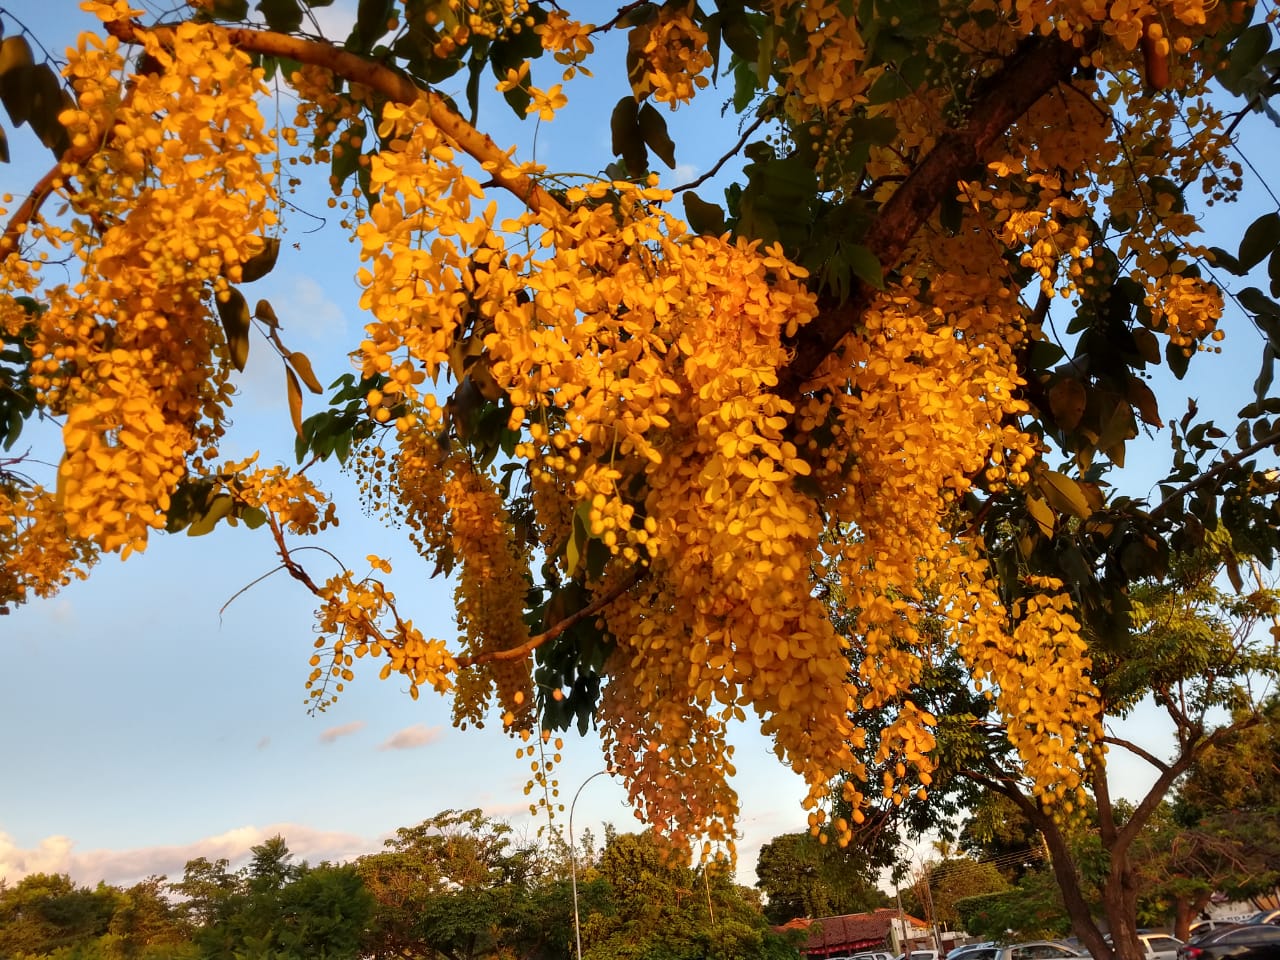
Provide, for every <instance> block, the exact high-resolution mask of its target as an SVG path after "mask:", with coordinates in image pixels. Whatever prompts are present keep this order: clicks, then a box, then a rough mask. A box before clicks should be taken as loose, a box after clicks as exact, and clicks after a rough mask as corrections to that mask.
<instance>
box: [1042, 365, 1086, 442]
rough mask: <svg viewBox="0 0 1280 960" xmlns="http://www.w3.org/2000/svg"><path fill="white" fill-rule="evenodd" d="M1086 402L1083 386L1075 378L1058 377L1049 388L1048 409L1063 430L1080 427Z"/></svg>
mask: <svg viewBox="0 0 1280 960" xmlns="http://www.w3.org/2000/svg"><path fill="white" fill-rule="evenodd" d="M1088 400H1089V398H1088V394H1087V393H1086V391H1085V388H1084V384H1082V383H1081V382H1080V381H1079V380H1077V379H1076V378H1075V377H1060V378H1059V379H1057V380H1056V381H1055V382H1054V384H1053V386H1051V387H1050V388H1049V409H1050V410H1051V411H1052V413H1053V418H1054V419H1055V420H1057V421H1058V424H1059V426H1061V427H1062V429H1064V430H1068V431H1070V430H1074V429H1075V428H1076V427H1078V426H1079V425H1080V418H1081V417H1083V416H1084V411H1085V407H1086V406H1087V405H1088Z"/></svg>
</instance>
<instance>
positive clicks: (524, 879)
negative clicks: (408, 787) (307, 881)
mask: <svg viewBox="0 0 1280 960" xmlns="http://www.w3.org/2000/svg"><path fill="white" fill-rule="evenodd" d="M386 846H387V849H386V850H385V851H383V852H381V853H376V854H371V855H369V856H366V857H361V858H360V859H359V860H358V861H357V862H356V869H357V871H358V873H359V874H360V877H361V878H362V879H363V881H364V884H365V886H366V887H367V889H368V890H369V891H370V893H371V894H372V895H373V897H374V899H375V901H376V908H375V912H374V919H373V923H372V924H371V926H370V928H369V930H368V931H367V934H366V937H365V940H364V947H363V949H364V951H365V954H366V955H368V956H371V957H375V958H392V957H396V958H436V957H446V958H449V960H468V958H480V957H488V956H492V955H495V954H497V953H498V952H500V951H502V950H504V949H507V948H509V947H511V946H513V945H516V944H519V945H520V946H521V950H522V952H521V955H522V956H525V955H537V954H538V953H539V951H540V950H542V949H544V947H545V946H546V944H547V943H548V942H549V940H550V939H552V938H559V939H558V941H557V942H555V944H554V948H550V949H552V955H555V954H556V953H557V952H558V954H559V955H563V954H564V952H565V951H566V950H567V949H568V946H569V942H570V940H569V938H568V933H567V919H568V898H567V897H566V896H564V895H563V894H562V893H560V892H557V890H556V889H555V888H554V886H553V887H552V888H546V887H543V886H541V882H542V880H543V879H544V867H545V865H544V864H543V863H542V862H541V861H540V859H539V855H538V852H537V851H536V850H535V848H534V847H533V846H532V845H527V844H519V843H517V842H516V841H515V838H514V836H513V831H512V829H511V827H510V826H509V825H507V824H505V823H501V822H499V821H496V820H492V819H490V818H489V817H486V816H485V815H484V813H483V812H482V811H480V810H466V811H456V810H446V811H444V812H442V813H440V814H437V815H436V816H434V817H431V818H430V819H427V820H424V821H423V822H422V823H420V824H418V825H417V826H415V827H402V828H400V829H399V830H397V831H396V835H395V836H394V837H393V838H392V839H390V840H388V841H387V843H386Z"/></svg>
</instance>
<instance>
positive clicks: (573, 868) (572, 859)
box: [569, 769, 609, 960]
mask: <svg viewBox="0 0 1280 960" xmlns="http://www.w3.org/2000/svg"><path fill="white" fill-rule="evenodd" d="M608 772H609V770H608V769H604V770H597V771H596V772H595V773H593V774H592V775H591V776H589V777H587V779H585V780H583V781H582V783H581V784H580V785H579V786H578V789H577V791H576V792H575V793H574V795H573V801H572V802H571V803H570V804H569V881H570V885H571V886H572V887H573V937H574V940H575V941H576V943H577V947H578V960H582V927H581V926H580V925H579V923H578V850H577V847H576V846H575V845H574V840H573V808H574V807H576V806H577V805H578V795H579V794H581V793H582V788H583V787H585V786H586V785H587V784H588V783H590V782H591V781H592V780H594V779H595V778H596V777H603V776H604V775H605V774H607V773H608Z"/></svg>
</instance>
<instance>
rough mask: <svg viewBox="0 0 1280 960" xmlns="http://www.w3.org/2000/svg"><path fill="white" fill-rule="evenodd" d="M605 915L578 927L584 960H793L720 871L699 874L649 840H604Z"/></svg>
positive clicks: (710, 868) (709, 867) (788, 944)
mask: <svg viewBox="0 0 1280 960" xmlns="http://www.w3.org/2000/svg"><path fill="white" fill-rule="evenodd" d="M597 869H598V872H599V875H600V878H601V879H603V880H604V881H605V883H607V884H608V892H609V904H610V907H611V908H612V909H611V910H610V911H608V912H595V911H593V912H591V913H590V915H589V916H588V917H587V918H586V919H585V920H584V923H583V930H582V938H583V958H584V960H657V958H662V960H704V958H705V960H794V958H796V957H797V956H798V952H797V950H796V947H795V945H794V943H793V942H792V941H791V940H789V939H788V938H787V937H785V936H783V935H781V934H778V933H775V932H773V931H772V930H771V929H770V928H769V923H768V921H767V920H766V918H765V916H764V915H763V914H762V913H760V911H759V910H758V908H757V907H756V905H755V904H753V903H752V902H751V900H750V899H748V898H745V897H744V896H743V895H742V892H741V888H739V887H737V886H736V885H735V884H734V883H733V882H732V879H731V871H730V870H729V868H728V864H726V863H724V862H720V861H715V862H712V863H709V864H706V865H704V866H703V867H701V868H698V869H693V868H690V867H688V866H685V865H684V864H683V863H681V862H679V861H678V860H677V859H676V858H672V857H670V856H668V851H667V850H666V849H664V848H663V847H661V846H660V845H659V843H658V842H657V841H656V840H655V838H654V836H653V834H652V833H643V834H634V833H624V834H612V835H610V837H609V839H608V842H607V843H606V845H605V849H604V853H603V855H602V856H601V858H600V864H599V866H598V868H597Z"/></svg>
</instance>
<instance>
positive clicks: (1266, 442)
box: [1150, 430, 1280, 517]
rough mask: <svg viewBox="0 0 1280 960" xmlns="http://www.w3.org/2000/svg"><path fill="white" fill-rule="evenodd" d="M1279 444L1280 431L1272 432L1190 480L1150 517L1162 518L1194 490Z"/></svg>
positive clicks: (1154, 510)
mask: <svg viewBox="0 0 1280 960" xmlns="http://www.w3.org/2000/svg"><path fill="white" fill-rule="evenodd" d="M1277 444H1280V430H1274V431H1272V432H1271V433H1269V434H1267V435H1266V436H1265V437H1263V438H1262V439H1261V440H1258V441H1256V442H1254V443H1251V444H1249V446H1247V447H1245V448H1244V449H1243V450H1241V451H1240V452H1239V453H1235V454H1232V455H1231V456H1229V457H1227V459H1225V460H1223V461H1222V462H1221V463H1219V464H1217V465H1215V466H1213V467H1210V468H1209V469H1208V470H1206V471H1205V472H1204V473H1202V474H1200V476H1198V477H1196V478H1195V479H1194V480H1190V481H1188V482H1187V483H1184V484H1183V485H1182V486H1180V487H1178V489H1177V490H1174V491H1173V493H1171V494H1169V495H1168V496H1167V497H1165V498H1164V499H1163V500H1161V501H1160V502H1159V503H1158V504H1156V506H1155V508H1154V509H1153V510H1152V511H1151V514H1150V515H1151V516H1152V517H1159V516H1161V515H1162V514H1163V513H1164V512H1165V510H1166V509H1167V508H1168V507H1170V506H1172V505H1173V504H1174V503H1175V502H1176V501H1178V500H1181V499H1182V498H1183V497H1185V496H1186V495H1187V494H1188V493H1190V492H1191V491H1192V490H1195V489H1196V488H1197V487H1201V486H1204V485H1205V484H1206V483H1209V482H1210V481H1211V480H1216V479H1217V477H1218V475H1219V474H1221V473H1224V472H1226V471H1227V470H1230V469H1231V468H1232V467H1234V466H1237V465H1239V463H1240V462H1241V461H1242V460H1244V459H1245V458H1246V457H1251V456H1253V455H1254V454H1255V453H1258V452H1259V451H1261V450H1265V449H1266V448H1267V447H1274V446H1276V445H1277Z"/></svg>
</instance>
